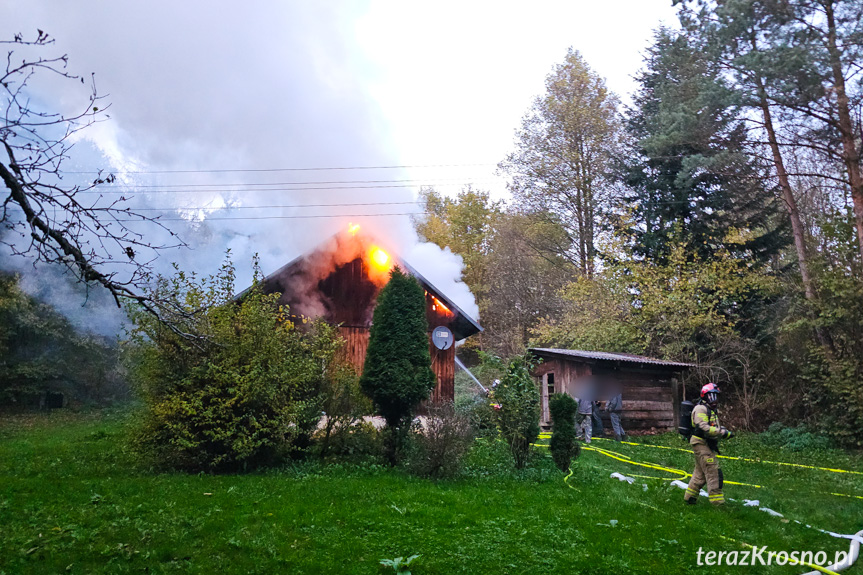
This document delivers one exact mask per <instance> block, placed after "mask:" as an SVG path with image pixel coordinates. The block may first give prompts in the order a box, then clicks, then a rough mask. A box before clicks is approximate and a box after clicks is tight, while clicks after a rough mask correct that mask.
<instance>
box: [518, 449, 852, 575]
mask: <svg viewBox="0 0 863 575" xmlns="http://www.w3.org/2000/svg"><path fill="white" fill-rule="evenodd" d="M543 435H544V436H545V437H544V438H547V437H549V436H548V434H543ZM543 435H541V436H540V437H543ZM597 439H600V438H597ZM626 443H628V444H630V445H638V446H644V447H657V448H663V449H674V450H679V451H686V452H688V450H685V449H680V448H674V447H665V446H658V445H657V446H654V445H647V444H640V443H632V442H626ZM532 445H535V446H537V447H548V445H546V444H540V443H534V444H532ZM582 449H585V450H588V451H595V452H597V453H599V454H601V455H604V456H606V457H610V458H612V459H615V460H617V461H621V462H623V463H627V464H630V465H636V466H639V467H645V468H648V469H654V470H659V471H663V472H666V473H673V474H675V475H677V476H678V477H672V478H667V477H654V476H650V475H633V476H631V477H627V476H624V475H621V474H619V473H613V474H612V477H616V478H618V479H621V480H623V481H627V482H628V483H632V477H640V478H644V479H658V480H662V481H671V482H672V485H677V486H678V487H682V488H684V489H685V488H686V484H685V483H683V482H682V481H681V479H686V478H688V477H691V474H689V473H687V472H686V471H683V470H681V469H675V468H672V467H665V466H662V465H657V464H653V463H646V462H641V461H636V460H633V459H632V458H630V457H628V456H626V455H624V454H622V453H618V452H615V451H611V450H607V449H602V448H599V447H591V446H587V445H583V446H582ZM720 457H723V458H724V459H734V460H739V461H746V462H757V463H769V464H774V465H788V466H793V467H801V468H806V469H817V470H821V471H828V472H832V473H852V474H861V475H863V473H861V472H859V471H851V470H845V469H834V468H827V467H817V466H808V465H802V464H793V463H786V462H774V461H766V460H754V459H747V458H742V457H731V456H720ZM572 474H573V470H572V469H571V468H570V470H569V473H568V474H567V475H566V476H565V477H564V478H563V481H564V484H565V485H566V486H567V487H569V488H570V489H575V487H573V486H572V485H570V484H569V478H570V477H572ZM725 483H728V484H730V485H741V486H746V487H753V488H758V489H761V488H762V486H761V485H755V484H751V483H739V482H734V481H726V482H725ZM831 495H838V496H843V497H855V498H857V499H863V497H861V496H857V495H848V494H841V493H831ZM744 504H745V505H750V504H754V505H757V504H758V501H748V500H746V502H745V503H744ZM759 509H760V510H761V511H765V512H769V513H770V514H771V515H774V516H778V517H782V514H781V513H777V512H775V511H773V510H772V509H769V508H767V507H760V508H759ZM795 523H798V524H801V525H803V524H802V523H801V522H800V521H797V520H795ZM806 527H810V528H812V527H811V526H810V525H806ZM815 529H817V528H815ZM817 530H818V531H820V532H822V533H826V534H828V535H830V536H832V537H839V538H843V539H850V540H851V545H850V548H849V550H848V553H847V555H845V557H844V558H843V559H842V560H841V561H838V562H835V563H833V564H831V565H828V566H827V567H821V566H819V565H815V564H813V563H807V562H804V561H798V564H800V565H804V566H806V567H811V568H812V569H814V571H808V572H806V573H804V574H803V575H818V574H819V573H828V574H834V575H835V574H836V573H838V572H839V571H843V570H845V569H847V568H848V567H850V566H851V565H853V564H854V563H855V562H856V561H857V559H858V557H859V555H860V545H861V543H863V530H860V531H858V532H857V533H856V534H854V535H843V534H839V533H833V532H831V531H825V530H823V529H817ZM725 539H728V540H729V541H735V542H736V543H738V544H740V545H744V546H746V547H751V548H757V547H755V546H754V545H751V544H749V543H743V542H740V541H736V540H734V539H731V538H730V537H725Z"/></svg>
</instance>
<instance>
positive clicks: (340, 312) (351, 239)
mask: <svg viewBox="0 0 863 575" xmlns="http://www.w3.org/2000/svg"><path fill="white" fill-rule="evenodd" d="M394 266H399V267H400V268H401V269H402V270H403V271H405V272H407V273H410V274H411V275H412V276H413V277H414V278H416V280H417V281H418V282H419V284H420V285H421V286H422V287H423V289H424V290H425V296H426V317H427V319H428V325H429V349H430V351H431V358H432V366H431V367H432V371H434V373H435V375H436V376H437V384H436V385H435V389H434V391H433V392H432V396H431V400H432V401H452V400H453V399H454V398H455V347H456V346H455V342H456V341H459V340H462V339H464V338H466V337H470V336H471V335H474V334H476V333H479V332H481V331H482V327H481V326H480V325H479V323H477V321H476V320H474V319H473V318H471V317H470V316H469V315H467V314H466V313H465V312H464V311H462V309H460V308H459V306H458V305H456V304H455V302H453V301H452V300H451V299H450V298H449V297H448V296H447V294H445V293H443V292H441V291H440V290H439V289H438V288H436V287H435V286H434V285H432V283H431V282H429V281H428V280H427V279H426V278H425V277H423V276H422V275H421V274H420V273H419V272H417V271H416V270H415V269H414V268H413V267H411V266H410V264H408V263H407V262H406V261H404V260H403V259H401V258H400V257H399V256H398V255H397V254H396V253H394V252H392V251H390V250H389V249H385V248H384V247H383V246H381V244H380V243H378V242H377V241H376V240H375V239H374V238H372V237H370V236H369V235H367V234H364V233H362V231H361V230H360V228H359V226H351V227H350V228H349V229H348V231H347V232H344V233H340V234H336V235H335V236H333V237H331V238H330V239H329V240H327V241H325V242H324V243H322V244H321V245H319V246H318V247H317V248H316V249H314V250H313V251H311V252H309V253H306V254H304V255H301V256H299V257H297V258H296V259H294V260H293V261H291V262H289V263H287V264H286V265H284V266H283V267H282V268H280V269H279V270H277V271H276V272H274V273H272V274H270V275H269V276H267V277H266V278H264V280H263V288H264V291H265V292H266V293H274V292H279V293H281V294H282V295H281V298H280V300H279V301H280V303H282V304H284V305H287V306H289V308H290V313H291V315H293V316H296V317H308V318H323V319H325V320H326V321H328V322H330V323H333V324H335V325H338V326H339V331H340V332H341V335H342V337H343V338H344V340H345V348H344V351H343V353H344V357H345V359H346V360H347V361H348V362H349V363H350V364H352V365H353V366H355V367H356V369H357V371H358V372H359V373H361V372H362V369H363V364H364V362H365V358H366V349H367V348H368V343H369V333H370V331H369V330H370V328H371V324H372V315H373V312H374V308H375V304H376V302H377V297H378V294H379V293H380V290H381V288H383V286H384V285H386V283H387V281H388V280H389V274H390V270H392V269H393V267H394Z"/></svg>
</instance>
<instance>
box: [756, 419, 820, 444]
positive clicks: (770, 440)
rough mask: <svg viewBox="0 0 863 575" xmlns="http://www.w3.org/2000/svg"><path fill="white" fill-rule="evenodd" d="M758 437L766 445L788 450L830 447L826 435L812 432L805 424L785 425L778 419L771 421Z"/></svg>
mask: <svg viewBox="0 0 863 575" xmlns="http://www.w3.org/2000/svg"><path fill="white" fill-rule="evenodd" d="M760 439H761V441H763V442H764V443H765V444H767V445H772V446H776V447H781V448H782V449H787V450H788V451H814V450H825V449H829V448H830V447H831V445H830V439H829V438H828V437H827V436H825V435H821V434H818V433H813V432H811V431H810V430H809V429H808V428H807V427H806V426H805V425H802V424H801V425H798V426H797V427H786V426H784V425H782V424H781V423H780V422H778V421H775V422H773V423H771V424H770V427H768V428H767V431H765V432H763V433H762V434H761V435H760Z"/></svg>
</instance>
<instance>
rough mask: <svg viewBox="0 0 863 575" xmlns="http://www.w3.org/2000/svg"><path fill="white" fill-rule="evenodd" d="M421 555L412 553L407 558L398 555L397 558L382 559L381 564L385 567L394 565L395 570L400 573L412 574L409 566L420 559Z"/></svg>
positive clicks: (401, 574) (404, 574)
mask: <svg viewBox="0 0 863 575" xmlns="http://www.w3.org/2000/svg"><path fill="white" fill-rule="evenodd" d="M419 558H420V555H411V556H410V557H408V558H407V559H405V558H404V557H396V558H395V559H381V565H383V566H384V567H392V569H393V571H394V572H395V573H397V574H399V575H411V572H410V569H408V567H409V566H410V564H411V563H413V562H414V561H415V560H416V559H419Z"/></svg>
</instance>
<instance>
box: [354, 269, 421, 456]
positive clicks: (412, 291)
mask: <svg viewBox="0 0 863 575" xmlns="http://www.w3.org/2000/svg"><path fill="white" fill-rule="evenodd" d="M434 384H435V375H434V372H432V370H431V354H430V353H429V343H428V321H427V320H426V304H425V294H424V293H423V289H422V287H420V285H419V284H418V283H417V281H416V280H415V279H414V278H412V277H410V276H408V275H405V274H404V273H402V271H401V269H399V268H398V267H395V268H393V270H392V272H391V273H390V281H389V282H388V283H387V285H385V286H384V288H383V289H382V290H381V293H380V295H379V296H378V303H377V306H376V307H375V311H374V316H373V318H372V329H371V333H370V336H369V347H368V351H367V352H366V361H365V365H364V368H363V374H362V376H361V377H360V387H361V388H362V390H363V393H365V394H366V395H367V396H368V397H369V398H370V399H371V400H372V401H373V402H374V404H375V407H376V408H377V410H378V413H379V414H380V415H381V416H382V417H383V418H384V419H385V420H386V423H387V427H388V428H389V430H390V437H389V446H388V451H389V458H390V461H391V462H392V463H396V461H397V458H398V453H399V450H400V448H401V446H402V443H403V440H404V438H405V437H406V433H407V431H408V429H409V427H410V422H411V419H412V416H413V412H414V409H416V406H417V404H418V403H419V402H420V401H423V400H424V399H427V398H428V396H429V393H431V390H432V389H433V388H434Z"/></svg>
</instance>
